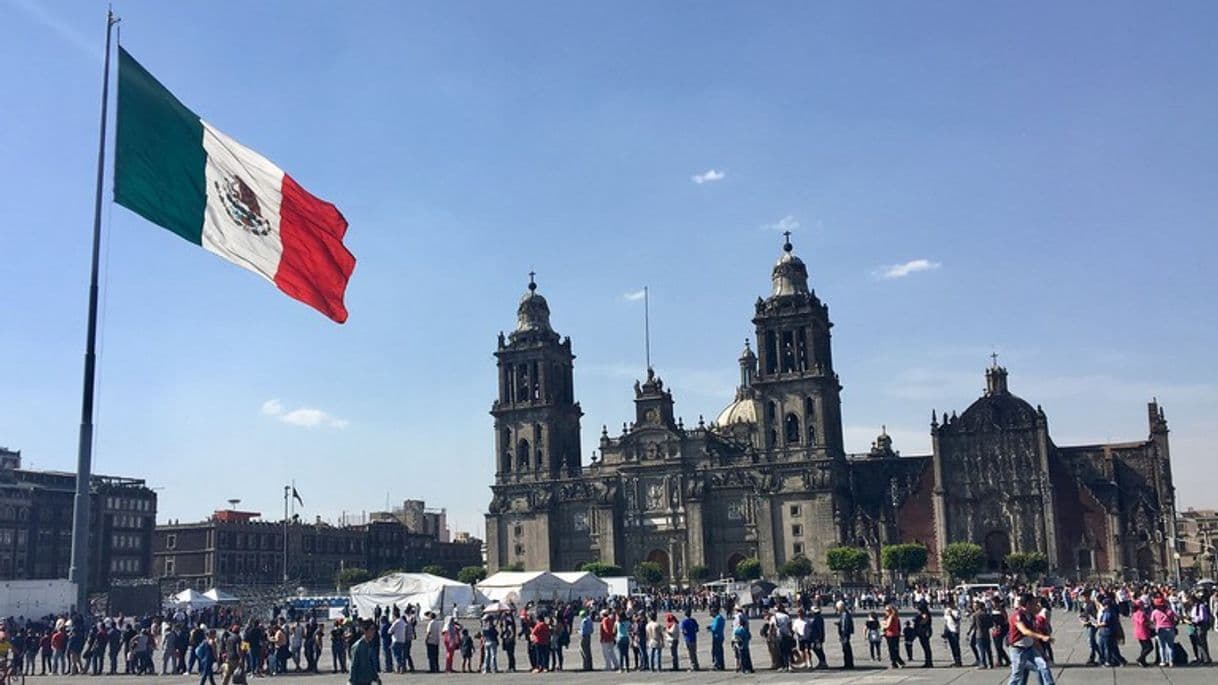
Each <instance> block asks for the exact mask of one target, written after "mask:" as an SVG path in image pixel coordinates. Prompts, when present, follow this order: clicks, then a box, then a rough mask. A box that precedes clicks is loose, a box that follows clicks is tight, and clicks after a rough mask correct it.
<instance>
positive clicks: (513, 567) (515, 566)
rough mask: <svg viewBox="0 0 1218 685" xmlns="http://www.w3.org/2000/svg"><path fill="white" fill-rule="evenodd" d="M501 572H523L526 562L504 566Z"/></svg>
mask: <svg viewBox="0 0 1218 685" xmlns="http://www.w3.org/2000/svg"><path fill="white" fill-rule="evenodd" d="M499 570H500V571H514V572H518V571H523V570H524V562H520V561H517V562H516V563H514V564H508V565H507V566H504V567H503V568H501V569H499Z"/></svg>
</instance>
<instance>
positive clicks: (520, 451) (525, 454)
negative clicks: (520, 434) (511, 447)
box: [516, 438, 529, 470]
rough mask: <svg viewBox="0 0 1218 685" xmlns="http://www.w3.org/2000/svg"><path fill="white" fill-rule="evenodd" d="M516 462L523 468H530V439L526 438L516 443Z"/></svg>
mask: <svg viewBox="0 0 1218 685" xmlns="http://www.w3.org/2000/svg"><path fill="white" fill-rule="evenodd" d="M516 464H517V466H519V468H520V469H522V470H523V469H527V468H529V441H528V440H525V439H524V438H521V439H520V442H518V443H516Z"/></svg>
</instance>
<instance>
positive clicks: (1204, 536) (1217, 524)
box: [1176, 507, 1218, 580]
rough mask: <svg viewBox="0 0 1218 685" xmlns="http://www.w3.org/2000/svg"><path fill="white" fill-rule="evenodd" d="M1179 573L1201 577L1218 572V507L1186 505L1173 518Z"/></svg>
mask: <svg viewBox="0 0 1218 685" xmlns="http://www.w3.org/2000/svg"><path fill="white" fill-rule="evenodd" d="M1176 533H1177V534H1178V535H1179V536H1180V541H1179V549H1178V550H1177V553H1178V554H1179V555H1180V574H1181V575H1182V576H1183V577H1185V578H1192V579H1193V580H1200V579H1202V578H1211V579H1212V578H1213V577H1214V576H1215V575H1218V510H1214V509H1194V508H1192V507H1189V508H1188V509H1186V510H1185V511H1184V512H1182V513H1181V514H1180V517H1179V518H1178V519H1176Z"/></svg>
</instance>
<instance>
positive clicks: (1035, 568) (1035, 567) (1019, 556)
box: [1003, 552, 1049, 579]
mask: <svg viewBox="0 0 1218 685" xmlns="http://www.w3.org/2000/svg"><path fill="white" fill-rule="evenodd" d="M1003 563H1005V564H1006V567H1007V570H1008V571H1010V572H1011V573H1014V574H1016V575H1019V576H1023V577H1026V578H1028V579H1031V578H1034V577H1036V576H1039V575H1041V574H1043V573H1045V572H1046V571H1048V570H1049V557H1047V556H1045V555H1044V554H1042V553H1040V552H1012V553H1010V554H1008V555H1007V556H1006V558H1005V559H1003Z"/></svg>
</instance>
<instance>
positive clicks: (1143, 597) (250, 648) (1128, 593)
mask: <svg viewBox="0 0 1218 685" xmlns="http://www.w3.org/2000/svg"><path fill="white" fill-rule="evenodd" d="M910 609H911V610H912V611H909V610H910ZM902 610H906V611H905V617H904V618H903V617H902ZM1216 613H1218V595H1216V594H1215V593H1214V592H1213V591H1212V590H1198V591H1196V592H1194V593H1189V592H1184V591H1180V590H1176V589H1174V588H1172V587H1170V586H1152V585H1144V586H1138V587H1134V586H1131V585H1111V586H1106V585H1079V586H1076V587H1072V588H1058V589H1049V590H1041V591H1037V592H1031V591H1030V590H1027V589H1024V588H1020V587H1015V588H1005V589H997V588H994V589H989V590H985V591H967V590H966V591H964V592H954V591H950V590H944V589H935V590H927V589H924V588H916V589H913V590H910V591H907V592H900V593H896V592H892V591H890V590H884V589H879V588H873V589H869V590H866V591H864V592H860V593H844V592H840V591H834V590H833V589H831V588H827V587H809V588H804V589H803V590H802V591H799V592H795V593H792V594H790V595H786V596H782V595H780V594H769V595H766V596H764V597H758V598H757V601H754V602H749V603H748V604H739V603H738V602H737V596H736V595H734V594H725V593H717V592H713V591H707V590H701V591H696V592H666V593H657V594H650V595H646V594H645V595H639V596H635V597H614V598H606V599H596V600H587V601H572V602H559V603H554V604H538V605H534V604H532V603H529V604H526V605H524V606H522V607H516V606H514V605H507V606H498V607H495V608H494V609H493V610H492V611H490V612H488V613H484V614H482V615H481V616H477V615H475V616H471V617H464V616H457V615H455V614H450V615H441V614H438V613H436V612H432V611H425V610H422V609H421V608H420V607H417V606H406V607H404V608H402V607H396V606H393V607H385V608H384V609H382V608H379V607H378V608H377V609H376V610H375V611H374V612H373V615H372V616H370V617H360V616H358V615H356V616H351V617H347V618H339V619H337V620H334V621H328V620H321V619H319V618H318V617H316V616H313V615H303V616H301V615H295V614H291V615H279V612H278V611H275V612H273V614H272V616H271V617H270V618H269V620H266V621H263V620H261V619H258V618H248V619H245V618H242V617H240V616H239V615H238V614H237V613H235V612H232V611H215V610H210V611H208V612H206V613H199V612H192V613H188V612H182V611H177V612H171V613H166V614H165V615H160V616H144V617H140V618H128V617H122V616H118V617H100V618H93V619H91V620H86V619H85V618H84V617H82V616H79V615H77V616H59V617H46V618H44V619H41V620H26V619H25V618H23V617H18V618H15V619H13V618H10V619H6V620H5V621H3V625H2V626H0V662H6V663H7V664H8V665H9V668H11V669H14V672H17V671H19V672H22V673H24V674H26V675H54V676H67V675H86V674H88V675H102V674H116V673H123V674H133V675H144V674H156V673H157V672H158V671H159V672H160V673H162V674H166V673H170V674H184V675H197V676H198V677H199V679H200V681H199V682H200V684H201V685H202V684H203V683H208V682H210V683H213V684H214V683H215V679H216V676H217V675H218V676H219V677H220V678H221V682H222V683H223V685H229V684H230V683H238V684H240V683H242V682H244V681H246V679H247V678H248V677H275V676H278V675H282V674H284V673H287V672H289V671H292V672H312V673H323V672H326V671H329V672H330V673H334V674H338V673H341V674H345V676H344V677H345V678H346V679H347V680H348V681H349V682H351V683H353V684H355V685H365V684H367V683H372V682H379V680H380V674H381V673H385V672H396V673H410V672H415V671H426V672H429V673H440V672H447V673H451V672H464V673H476V672H481V673H487V674H493V673H500V672H516V671H530V672H533V673H544V672H549V671H564V670H565V671H570V670H576V671H580V670H582V671H589V670H593V669H594V668H600V669H605V670H610V671H619V672H623V673H625V672H631V671H655V672H659V671H664V670H668V671H676V670H682V669H690V670H701V669H702V668H703V667H705V668H709V669H712V670H716V671H725V670H728V669H733V670H735V671H736V672H739V673H752V672H753V671H754V668H755V667H754V659H753V655H754V653H755V652H757V653H759V654H762V655H768V657H769V660H768V661H769V663H768V667H769V668H771V669H774V670H779V671H792V670H801V669H802V670H816V669H827V668H830V667H840V668H844V669H851V668H855V667H856V663H855V656H854V646H855V644H856V642H857V641H858V640H859V638H860V637H861V638H862V641H865V642H866V644H867V655H868V659H870V660H871V661H872V662H873V663H876V664H877V665H885V664H886V665H887V667H888V668H894V669H896V668H904V667H906V666H907V665H908V664H910V663H912V662H915V661H917V660H919V659H920V660H921V665H922V666H923V667H926V668H931V667H934V666H935V659H934V656H933V650H932V639H933V637H934V635H935V631H936V628H937V629H938V631H939V632H938V635H939V637H940V638H942V640H943V643H944V644H945V645H946V656H947V663H948V665H950V666H953V667H967V666H971V667H974V668H979V669H991V668H995V667H1002V668H1010V669H1011V672H1012V679H1011V683H1012V685H1020V684H1021V683H1022V682H1024V680H1025V679H1026V676H1025V674H1026V673H1029V672H1036V673H1038V674H1039V676H1040V679H1041V684H1042V685H1052V683H1053V675H1052V670H1051V667H1052V665H1053V664H1054V663H1055V656H1054V653H1053V634H1054V623H1055V622H1058V621H1061V620H1077V621H1079V622H1080V624H1081V626H1082V628H1083V629H1084V631H1085V633H1086V635H1087V639H1088V645H1089V651H1090V653H1089V656H1088V659H1087V661H1086V665H1089V666H1092V665H1093V666H1105V667H1120V666H1126V665H1128V664H1129V663H1131V662H1130V661H1129V660H1127V657H1126V656H1125V654H1124V650H1123V648H1122V646H1123V645H1125V644H1127V643H1128V642H1129V640H1128V638H1130V637H1132V640H1133V641H1136V642H1137V644H1138V648H1139V652H1138V655H1137V656H1136V658H1134V659H1133V660H1132V663H1135V664H1137V665H1138V666H1141V667H1151V666H1159V667H1164V668H1173V667H1176V666H1178V665H1183V664H1184V663H1187V662H1190V661H1191V662H1192V663H1194V664H1204V665H1208V664H1211V663H1212V661H1211V657H1210V652H1209V643H1208V636H1209V632H1210V631H1211V630H1212V629H1213V627H1214V616H1215V614H1216ZM695 615H697V616H703V617H704V615H705V616H709V618H705V617H704V618H703V620H704V621H705V623H706V625H702V624H701V623H700V622H699V620H698V618H696V617H695ZM1063 615H1064V618H1063V617H1062V616H1063ZM704 639H705V640H709V642H710V662H709V663H707V664H703V663H701V662H700V660H699V650H698V645H699V642H700V641H701V640H704ZM420 641H421V642H422V643H423V645H424V649H423V654H422V656H423V658H425V663H420V664H418V665H417V666H416V663H415V660H414V649H413V647H414V644H415V643H416V642H420ZM826 644H836V645H837V646H838V648H839V649H838V650H834V651H836V652H838V653H839V654H840V657H838V658H840V663H837V664H831V663H830V660H829V658H828V657H827V655H826V652H825V645H826ZM915 647H916V648H917V653H918V658H919V659H915V656H914V655H915ZM1189 647H1191V652H1192V653H1191V657H1190V655H1189V654H1188V648H1189ZM966 649H967V651H966ZM326 652H329V659H326V660H323V656H324V654H325V653H326ZM729 654H730V655H731V657H732V658H731V663H730V664H729V663H728V658H727V657H728V655H729ZM970 655H971V662H969V663H966V658H965V657H966V656H970ZM594 659H595V660H598V661H599V664H595V663H594ZM327 662H328V663H327Z"/></svg>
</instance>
